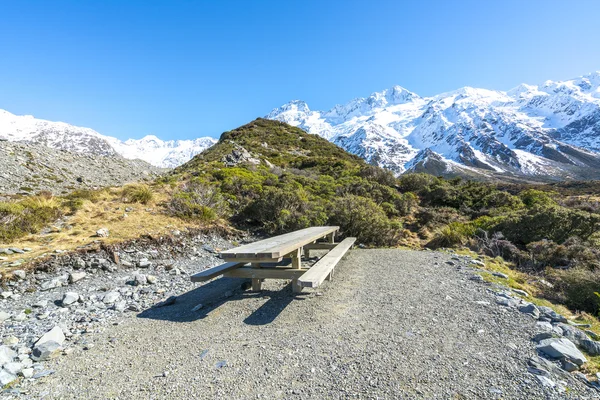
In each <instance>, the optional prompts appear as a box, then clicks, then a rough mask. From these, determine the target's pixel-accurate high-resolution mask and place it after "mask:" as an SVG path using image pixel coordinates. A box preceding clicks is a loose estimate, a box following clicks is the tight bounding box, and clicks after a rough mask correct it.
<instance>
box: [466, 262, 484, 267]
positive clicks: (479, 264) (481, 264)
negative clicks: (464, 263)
mask: <svg viewBox="0 0 600 400" xmlns="http://www.w3.org/2000/svg"><path fill="white" fill-rule="evenodd" d="M470 264H473V265H477V266H479V267H485V263H484V262H483V261H479V260H471V262H470Z"/></svg>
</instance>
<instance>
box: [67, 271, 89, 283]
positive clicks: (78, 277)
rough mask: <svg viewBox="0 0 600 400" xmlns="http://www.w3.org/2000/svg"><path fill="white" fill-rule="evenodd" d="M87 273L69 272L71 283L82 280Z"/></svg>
mask: <svg viewBox="0 0 600 400" xmlns="http://www.w3.org/2000/svg"><path fill="white" fill-rule="evenodd" d="M86 275H87V274H86V273H85V272H83V271H81V272H71V273H70V274H69V283H75V282H79V281H80V280H82V279H83V278H85V277H86Z"/></svg>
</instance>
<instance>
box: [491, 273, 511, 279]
mask: <svg viewBox="0 0 600 400" xmlns="http://www.w3.org/2000/svg"><path fill="white" fill-rule="evenodd" d="M492 275H494V276H496V277H498V278H502V279H508V275H506V274H503V273H502V272H492Z"/></svg>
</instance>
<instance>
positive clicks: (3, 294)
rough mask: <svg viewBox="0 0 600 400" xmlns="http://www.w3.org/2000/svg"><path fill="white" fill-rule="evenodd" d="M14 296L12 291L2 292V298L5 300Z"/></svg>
mask: <svg viewBox="0 0 600 400" xmlns="http://www.w3.org/2000/svg"><path fill="white" fill-rule="evenodd" d="M12 295H13V292H11V291H10V290H6V291H4V292H0V297H2V298H3V299H9V298H11V297H12Z"/></svg>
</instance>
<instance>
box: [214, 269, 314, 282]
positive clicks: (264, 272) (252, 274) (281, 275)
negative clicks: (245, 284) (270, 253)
mask: <svg viewBox="0 0 600 400" xmlns="http://www.w3.org/2000/svg"><path fill="white" fill-rule="evenodd" d="M307 271H308V270H307V269H293V268H246V267H244V268H236V269H233V270H231V271H228V272H226V273H225V274H224V276H225V277H228V278H251V279H296V278H298V277H300V276H302V274H304V273H305V272H307Z"/></svg>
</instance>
